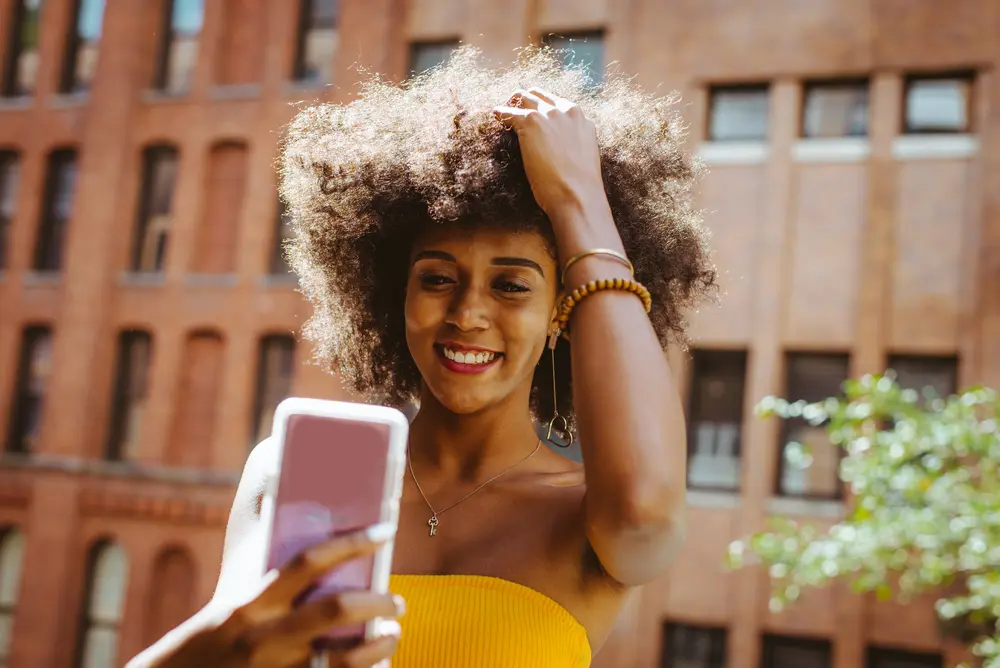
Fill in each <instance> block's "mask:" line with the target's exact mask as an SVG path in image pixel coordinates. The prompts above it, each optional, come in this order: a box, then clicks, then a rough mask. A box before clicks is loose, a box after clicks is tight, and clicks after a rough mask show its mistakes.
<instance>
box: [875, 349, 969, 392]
mask: <svg viewBox="0 0 1000 668" xmlns="http://www.w3.org/2000/svg"><path fill="white" fill-rule="evenodd" d="M901 362H902V363H903V364H910V363H917V364H918V365H919V364H920V363H929V364H930V365H931V366H933V365H935V364H939V365H940V367H939V368H938V369H933V368H932V369H931V371H943V370H945V367H948V368H947V371H949V372H951V373H952V378H951V381H952V382H951V386H950V388H949V390H948V392H947V393H946V394H943V395H941V399H946V398H948V396H950V395H952V394H956V393H957V392H958V371H959V358H958V355H915V354H912V353H892V354H890V355H889V356H888V357H887V359H886V368H887V369H892V370H893V371H895V372H896V373H897V374H898V373H899V370H898V369H897V368H896V367H897V366H899V365H900V363H901ZM900 387H902V388H904V389H905V388H906V387H908V386H906V385H903V384H900ZM912 389H914V390H916V392H917V393H918V394H920V395H921V396H923V391H924V389H925V388H924V387H918V388H912ZM934 390H935V392H937V388H934Z"/></svg>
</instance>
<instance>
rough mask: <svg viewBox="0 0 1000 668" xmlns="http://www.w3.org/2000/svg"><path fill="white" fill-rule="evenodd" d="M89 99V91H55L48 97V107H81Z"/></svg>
mask: <svg viewBox="0 0 1000 668" xmlns="http://www.w3.org/2000/svg"><path fill="white" fill-rule="evenodd" d="M89 99H90V93H88V92H87V91H80V92H78V93H56V94H55V95H53V96H52V97H50V98H49V108H50V109H73V108H75V107H82V106H83V105H85V104H87V101H88V100H89Z"/></svg>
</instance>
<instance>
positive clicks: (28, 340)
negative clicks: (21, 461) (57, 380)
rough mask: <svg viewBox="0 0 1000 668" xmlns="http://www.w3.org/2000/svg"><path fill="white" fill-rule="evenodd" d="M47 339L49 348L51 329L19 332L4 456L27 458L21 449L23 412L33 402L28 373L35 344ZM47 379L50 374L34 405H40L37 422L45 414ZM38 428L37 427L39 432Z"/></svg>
mask: <svg viewBox="0 0 1000 668" xmlns="http://www.w3.org/2000/svg"><path fill="white" fill-rule="evenodd" d="M45 338H48V339H49V341H48V345H49V346H50V354H51V347H52V346H53V345H54V342H55V339H54V333H53V329H52V327H51V326H49V325H44V324H38V325H29V326H27V327H25V328H24V329H22V330H21V340H20V349H19V350H18V366H17V371H16V374H17V375H16V376H15V381H14V388H13V392H12V393H11V402H10V424H9V425H8V428H7V438H6V442H5V443H4V453H5V454H16V455H30V454H31V448H30V447H25V443H24V441H25V438H26V437H27V433H26V432H25V430H26V429H27V427H28V422H29V421H28V420H27V416H26V415H25V411H27V410H28V408H29V403H30V402H31V401H32V400H33V399H35V398H36V397H34V396H33V395H32V393H31V392H30V385H31V380H32V377H31V371H32V368H31V367H32V365H33V364H34V357H35V354H36V353H35V348H36V346H38V345H39V343H40V342H41V341H42V340H43V339H45ZM50 379H51V372H50V373H49V376H48V377H47V378H46V379H45V380H46V386H45V388H44V389H43V391H42V393H41V397H40V398H38V403H39V404H40V408H39V411H40V413H41V415H39V420H41V418H42V417H44V411H45V399H46V394H47V393H48V389H49V388H48V381H49V380H50ZM40 429H41V426H39V430H40Z"/></svg>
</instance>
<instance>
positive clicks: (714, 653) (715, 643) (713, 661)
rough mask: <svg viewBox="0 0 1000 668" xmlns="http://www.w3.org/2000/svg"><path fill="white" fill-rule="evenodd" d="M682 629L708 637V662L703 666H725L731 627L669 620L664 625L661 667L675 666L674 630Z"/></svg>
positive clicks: (709, 667)
mask: <svg viewBox="0 0 1000 668" xmlns="http://www.w3.org/2000/svg"><path fill="white" fill-rule="evenodd" d="M682 629H683V630H685V631H688V632H694V633H703V634H705V635H706V636H707V637H708V642H709V657H708V663H707V664H706V665H704V666H702V668H725V666H726V661H727V660H728V658H729V629H727V628H726V627H724V626H708V625H704V624H686V623H683V622H673V621H668V622H666V623H665V624H663V625H662V630H661V640H660V643H661V644H660V647H661V651H660V666H661V668H674V666H675V664H676V659H675V653H674V651H673V647H672V645H673V640H674V634H673V632H674V631H676V630H682Z"/></svg>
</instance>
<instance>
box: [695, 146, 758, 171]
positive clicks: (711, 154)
mask: <svg viewBox="0 0 1000 668" xmlns="http://www.w3.org/2000/svg"><path fill="white" fill-rule="evenodd" d="M697 155H698V157H699V158H701V160H702V161H704V162H705V164H708V165H760V164H763V163H765V162H767V159H768V158H769V157H770V155H771V147H770V146H768V144H767V142H765V141H754V140H749V141H735V140H734V141H709V142H705V143H703V144H702V145H701V146H700V147H698V154H697Z"/></svg>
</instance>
